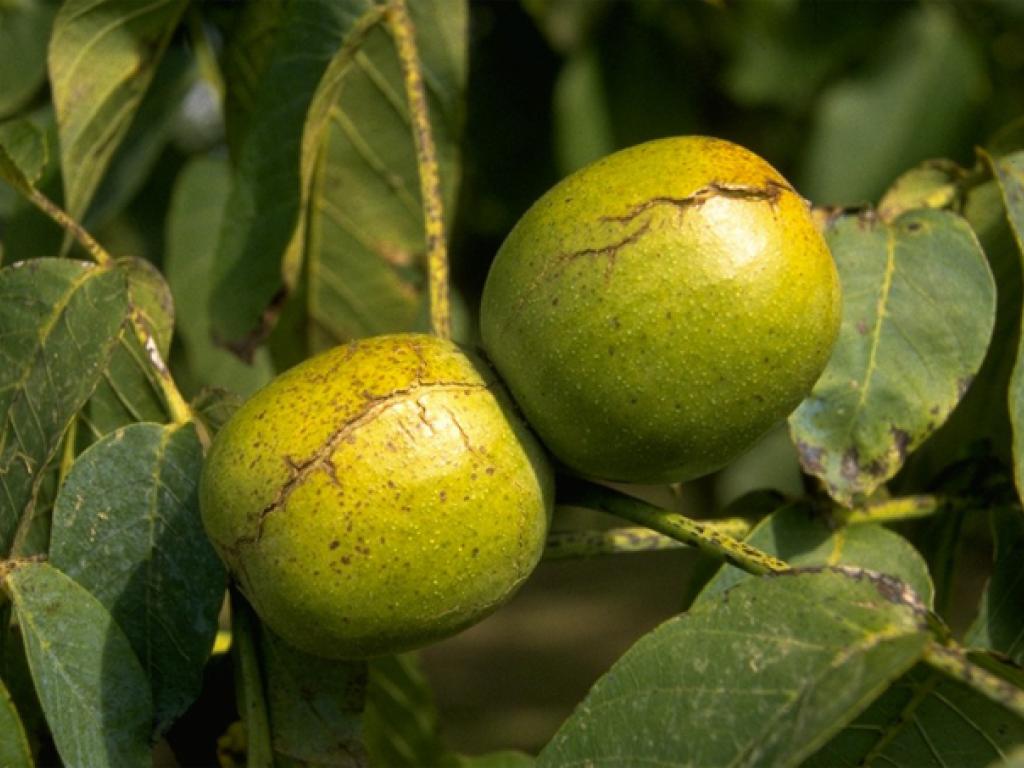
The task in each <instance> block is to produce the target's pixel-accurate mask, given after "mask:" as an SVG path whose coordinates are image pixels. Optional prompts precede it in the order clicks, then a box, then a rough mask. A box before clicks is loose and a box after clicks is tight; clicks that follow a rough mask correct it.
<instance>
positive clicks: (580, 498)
mask: <svg viewBox="0 0 1024 768" xmlns="http://www.w3.org/2000/svg"><path fill="white" fill-rule="evenodd" d="M558 493H559V502H560V503H562V504H567V505H571V506H574V507H588V508H590V509H598V510H601V511H602V512H607V513H609V514H611V515H615V516H616V517H621V518H623V519H625V520H629V521H630V522H632V523H636V524H638V525H642V526H645V527H647V528H650V529H651V530H654V531H657V532H658V533H661V534H664V535H665V536H668V537H669V538H672V539H675V540H676V541H680V542H682V543H684V544H689V545H690V546H694V547H697V548H698V549H700V550H701V551H703V552H707V553H708V554H711V555H714V556H716V557H719V558H721V559H723V560H725V561H726V562H728V563H731V564H732V565H735V566H736V567H737V568H740V569H742V570H744V571H746V572H747V573H752V574H754V575H761V574H765V573H781V572H782V571H786V570H789V566H788V565H787V564H786V563H784V562H783V561H782V560H779V559H778V558H777V557H773V556H772V555H769V554H768V553H766V552H762V551H760V550H758V549H755V548H754V547H751V546H749V545H748V544H744V543H743V542H742V541H739V540H738V539H735V538H733V537H732V536H728V535H726V534H724V533H720V532H719V531H717V530H714V529H713V528H711V527H709V526H706V525H704V524H701V523H698V522H696V521H694V520H691V519H690V518H688V517H685V516H683V515H680V514H678V513H675V512H668V511H666V510H664V509H659V508H658V507H655V506H654V505H652V504H648V503H647V502H645V501H641V500H640V499H636V498H633V497H632V496H627V495H626V494H623V493H619V492H618V491H613V490H612V489H611V488H605V487H604V486H600V485H595V484H593V483H589V482H586V481H584V480H575V479H573V480H568V479H567V480H565V481H563V482H562V483H561V484H560V485H559V488H558Z"/></svg>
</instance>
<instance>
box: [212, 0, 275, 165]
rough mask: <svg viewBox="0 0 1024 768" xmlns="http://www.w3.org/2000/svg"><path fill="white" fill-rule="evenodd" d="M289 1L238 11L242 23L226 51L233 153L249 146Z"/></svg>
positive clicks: (266, 1) (267, 2)
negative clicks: (247, 141) (249, 134)
mask: <svg viewBox="0 0 1024 768" xmlns="http://www.w3.org/2000/svg"><path fill="white" fill-rule="evenodd" d="M286 8H287V3H286V2H285V0H260V2H257V3H246V4H245V5H244V6H243V7H242V8H240V9H238V11H237V13H238V19H237V21H236V24H235V27H234V29H233V30H232V32H231V34H230V35H229V36H228V39H227V44H226V46H225V48H224V63H223V68H224V80H225V81H226V83H227V93H226V99H225V104H224V112H225V115H224V119H225V122H226V124H227V134H228V147H229V148H230V149H231V150H232V152H237V150H238V149H239V148H240V147H241V146H242V145H243V144H244V143H245V134H246V132H247V130H248V128H249V126H250V123H251V121H252V120H253V116H254V109H255V107H256V100H257V98H258V94H259V90H260V84H261V83H262V80H263V77H264V75H265V74H266V71H267V67H268V66H269V64H270V61H271V57H272V56H273V51H274V46H275V45H276V44H277V41H278V37H279V31H280V28H281V23H282V21H283V20H284V19H285V11H286Z"/></svg>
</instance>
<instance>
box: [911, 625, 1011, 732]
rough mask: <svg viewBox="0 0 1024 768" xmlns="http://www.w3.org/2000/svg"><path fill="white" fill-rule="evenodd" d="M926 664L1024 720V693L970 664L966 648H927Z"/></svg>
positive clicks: (985, 670) (934, 645)
mask: <svg viewBox="0 0 1024 768" xmlns="http://www.w3.org/2000/svg"><path fill="white" fill-rule="evenodd" d="M924 661H925V663H927V664H929V665H930V666H931V667H933V668H934V669H937V670H939V671H940V672H945V673H946V674H947V675H949V676H950V677H952V678H954V679H956V680H959V681H960V682H962V683H964V684H965V685H967V686H969V687H970V688H973V689H974V690H976V691H977V692H978V693H980V694H982V695H983V696H986V697H988V698H989V699H991V700H992V701H994V702H996V703H997V704H1002V705H1003V706H1004V707H1006V708H1007V709H1009V710H1011V711H1012V712H1013V713H1014V714H1016V715H1017V717H1022V718H1024V691H1022V690H1021V689H1020V688H1018V687H1017V686H1015V685H1012V684H1010V683H1008V682H1007V681H1005V680H1003V679H1002V678H1001V677H998V676H997V675H994V674H993V673H991V672H989V671H988V670H987V669H985V668H984V667H981V666H979V665H977V664H975V663H974V662H972V661H970V660H969V659H968V658H967V653H966V652H965V651H964V649H963V648H961V647H959V646H945V645H940V644H939V643H936V642H932V643H929V645H928V646H927V647H926V648H925V652H924Z"/></svg>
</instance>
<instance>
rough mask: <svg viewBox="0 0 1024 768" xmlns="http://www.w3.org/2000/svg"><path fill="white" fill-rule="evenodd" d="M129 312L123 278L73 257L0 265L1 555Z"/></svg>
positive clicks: (25, 514)
mask: <svg viewBox="0 0 1024 768" xmlns="http://www.w3.org/2000/svg"><path fill="white" fill-rule="evenodd" d="M127 311H128V298H127V290H126V287H125V281H124V276H123V275H122V274H121V273H120V272H118V271H117V270H110V269H102V268H100V267H94V266H92V265H90V264H83V263H81V262H77V261H67V260H58V259H33V260H31V261H26V262H19V263H17V264H12V265H11V266H9V267H5V268H4V269H3V270H0V338H2V339H3V344H2V345H0V417H2V420H0V490H2V493H0V556H3V555H6V553H8V552H9V551H10V548H11V544H12V542H13V541H14V538H15V534H16V532H17V530H18V525H19V523H20V522H21V521H22V519H23V518H26V519H31V517H32V515H31V512H32V508H33V505H34V502H35V499H36V495H37V494H38V492H39V488H40V484H41V483H42V481H43V478H44V477H45V473H44V469H45V467H46V466H47V465H48V464H49V463H50V462H51V461H52V460H53V458H54V456H55V455H56V453H57V449H58V448H59V447H60V444H61V440H62V438H63V436H64V433H65V431H66V430H67V428H68V426H69V425H70V424H71V421H72V419H74V417H75V414H76V413H78V411H79V409H80V408H81V407H82V406H83V405H84V404H85V402H86V400H87V399H88V398H89V396H90V395H91V394H92V391H93V389H94V388H95V387H96V382H97V381H98V380H99V378H100V375H101V373H102V371H103V370H104V368H105V366H106V363H107V360H108V359H109V358H110V353H111V350H112V348H113V346H114V343H115V342H116V339H117V334H118V330H119V328H120V327H121V325H122V323H123V321H124V318H125V315H126V313H127Z"/></svg>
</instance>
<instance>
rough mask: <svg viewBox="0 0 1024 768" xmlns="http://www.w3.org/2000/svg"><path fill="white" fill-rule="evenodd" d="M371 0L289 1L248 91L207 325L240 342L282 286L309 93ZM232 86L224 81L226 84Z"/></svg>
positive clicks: (224, 337)
mask: <svg viewBox="0 0 1024 768" xmlns="http://www.w3.org/2000/svg"><path fill="white" fill-rule="evenodd" d="M370 5H371V2H370V0H304V2H294V3H288V4H287V6H286V10H285V12H284V13H283V14H282V16H281V18H280V19H278V21H277V23H278V24H279V29H278V30H277V40H276V42H275V43H274V45H273V46H272V51H271V52H270V53H269V54H268V61H266V63H265V64H264V66H263V68H262V71H261V73H260V76H259V88H258V90H257V91H256V93H255V94H254V97H253V102H252V107H251V110H250V111H251V113H252V114H254V115H258V118H259V119H257V120H253V121H250V123H249V124H248V125H247V127H246V129H245V131H244V134H243V139H242V142H243V143H242V145H241V146H238V147H232V155H233V157H235V158H236V162H235V169H234V170H235V173H234V176H233V178H232V184H231V193H230V195H229V198H228V203H227V208H226V211H225V218H224V224H223V227H222V229H221V232H220V237H219V241H218V246H217V256H216V260H215V267H214V269H213V270H212V282H213V291H212V296H211V307H212V313H213V314H212V318H211V320H212V331H213V334H214V337H215V338H217V339H218V340H220V341H223V342H235V343H239V340H240V339H244V338H245V337H247V336H248V335H250V334H253V333H258V332H259V331H260V330H261V323H262V320H261V318H262V317H263V313H264V311H265V310H266V308H267V306H268V305H269V304H271V302H272V299H273V298H274V296H275V294H277V292H278V291H279V290H280V288H281V279H282V278H281V258H282V255H283V253H284V249H285V247H286V245H287V243H288V241H289V239H290V238H291V235H292V232H293V230H294V227H295V222H296V219H297V217H298V214H299V151H300V145H301V138H302V127H303V123H304V120H305V117H306V110H307V108H308V107H309V102H310V99H311V98H312V96H313V92H314V91H315V90H316V87H317V83H318V82H319V81H320V77H321V76H322V75H323V73H324V70H325V69H326V67H327V64H328V62H329V61H330V60H331V58H332V57H333V56H334V54H335V52H336V51H337V50H338V47H339V46H340V45H341V43H342V40H344V38H345V35H346V34H347V32H348V30H349V28H350V27H351V26H352V24H353V22H354V21H355V19H356V18H357V17H358V16H359V14H361V13H362V12H363V11H365V10H366V9H367V8H368V7H369V6H370ZM229 90H230V85H229Z"/></svg>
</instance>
